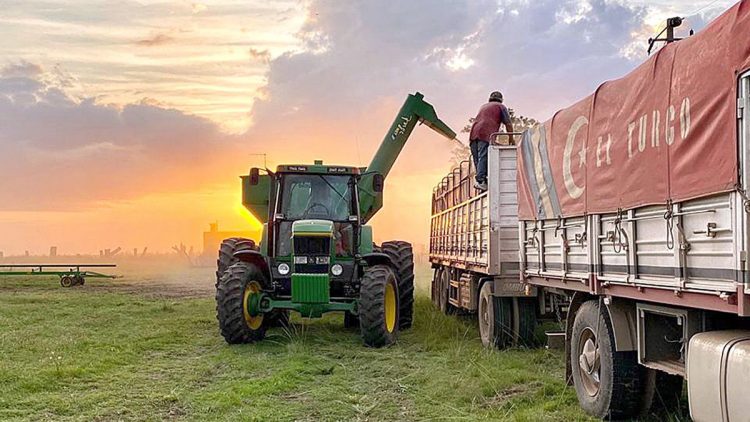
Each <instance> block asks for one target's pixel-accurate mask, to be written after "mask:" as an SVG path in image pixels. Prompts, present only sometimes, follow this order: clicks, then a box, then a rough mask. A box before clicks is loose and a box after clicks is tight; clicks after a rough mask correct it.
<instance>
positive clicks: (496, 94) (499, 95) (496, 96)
mask: <svg viewBox="0 0 750 422" xmlns="http://www.w3.org/2000/svg"><path fill="white" fill-rule="evenodd" d="M490 101H500V102H502V101H503V93H502V92H500V91H494V92H493V93H492V94H490Z"/></svg>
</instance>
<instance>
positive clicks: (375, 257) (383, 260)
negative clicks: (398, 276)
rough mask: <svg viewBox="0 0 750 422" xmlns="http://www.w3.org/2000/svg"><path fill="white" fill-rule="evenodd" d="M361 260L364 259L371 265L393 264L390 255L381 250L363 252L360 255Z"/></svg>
mask: <svg viewBox="0 0 750 422" xmlns="http://www.w3.org/2000/svg"><path fill="white" fill-rule="evenodd" d="M360 259H361V260H362V261H364V262H365V263H366V264H367V266H370V267H372V266H373V265H389V266H391V267H392V266H393V261H392V260H391V257H390V256H388V255H387V254H384V253H382V252H372V253H368V254H364V255H362V256H361V257H360Z"/></svg>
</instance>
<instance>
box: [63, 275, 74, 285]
mask: <svg viewBox="0 0 750 422" xmlns="http://www.w3.org/2000/svg"><path fill="white" fill-rule="evenodd" d="M73 281H74V280H73V276H71V275H64V276H62V277H60V285H61V286H63V287H70V286H72V285H73Z"/></svg>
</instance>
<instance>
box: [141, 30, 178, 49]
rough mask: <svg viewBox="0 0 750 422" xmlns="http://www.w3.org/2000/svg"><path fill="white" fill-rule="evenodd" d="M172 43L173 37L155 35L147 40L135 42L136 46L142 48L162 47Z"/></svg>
mask: <svg viewBox="0 0 750 422" xmlns="http://www.w3.org/2000/svg"><path fill="white" fill-rule="evenodd" d="M172 41H174V37H171V36H169V35H167V34H163V33H162V34H155V35H152V36H151V37H149V38H144V39H141V40H138V41H136V42H135V44H136V45H139V46H142V47H154V46H157V45H164V44H168V43H171V42H172Z"/></svg>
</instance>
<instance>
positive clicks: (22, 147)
mask: <svg viewBox="0 0 750 422" xmlns="http://www.w3.org/2000/svg"><path fill="white" fill-rule="evenodd" d="M50 73H52V75H50ZM54 80H56V79H55V77H54V72H46V71H45V70H44V69H42V68H41V67H39V66H37V65H33V64H31V63H16V64H11V65H8V66H6V67H4V68H2V70H0V127H2V128H3V129H2V131H0V180H3V183H2V184H0V199H1V200H0V210H6V211H7V210H45V209H49V210H66V209H76V208H85V207H88V206H91V205H92V204H94V203H97V202H100V201H106V200H115V199H116V200H126V199H128V198H135V197H139V196H141V195H145V194H149V193H154V192H167V191H173V190H177V191H180V190H190V189H196V188H199V187H201V186H205V185H206V184H210V183H212V182H216V181H217V180H224V178H226V177H227V175H225V174H224V172H223V171H222V170H221V166H222V164H223V163H226V162H227V161H229V160H228V157H231V156H232V151H233V150H234V149H235V148H236V145H237V142H238V140H239V137H238V136H233V135H227V134H225V133H224V132H222V131H221V129H220V128H219V127H218V126H217V124H216V123H214V122H212V121H210V120H208V119H205V118H201V117H196V116H192V115H188V114H185V113H184V112H181V111H178V110H175V109H170V108H166V107H163V106H161V105H159V104H158V103H154V102H153V101H152V100H149V99H144V101H142V102H139V103H133V104H127V105H125V106H115V105H108V104H101V103H99V102H97V101H96V99H94V98H79V97H76V96H73V95H70V94H69V93H67V92H66V91H65V89H64V88H63V87H61V86H56V85H55V84H54V83H53V82H50V81H54Z"/></svg>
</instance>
